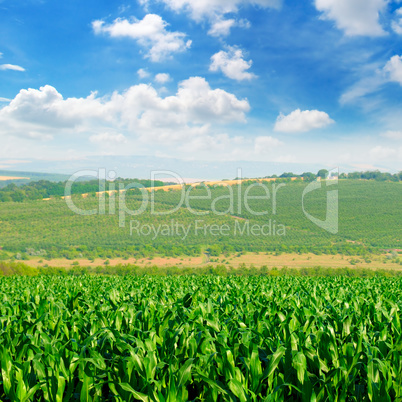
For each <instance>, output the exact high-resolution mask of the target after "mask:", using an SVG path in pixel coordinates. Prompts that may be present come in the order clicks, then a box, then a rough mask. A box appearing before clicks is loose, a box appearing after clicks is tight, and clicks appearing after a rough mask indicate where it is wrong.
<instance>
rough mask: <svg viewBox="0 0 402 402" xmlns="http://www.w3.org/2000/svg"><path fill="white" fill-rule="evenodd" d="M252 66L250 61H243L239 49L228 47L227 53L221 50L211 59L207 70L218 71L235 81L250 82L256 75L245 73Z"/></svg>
mask: <svg viewBox="0 0 402 402" xmlns="http://www.w3.org/2000/svg"><path fill="white" fill-rule="evenodd" d="M252 64H253V61H252V60H249V61H246V60H244V59H243V52H242V51H241V50H240V49H236V48H234V47H229V50H228V51H227V52H225V51H224V50H221V51H220V52H218V53H215V54H214V55H213V56H212V57H211V65H210V66H209V70H210V71H219V70H220V71H222V73H223V74H225V75H226V77H228V78H231V79H233V80H237V81H243V80H251V79H253V78H256V75H254V74H252V73H249V72H248V71H247V70H249V69H250V68H251V66H252Z"/></svg>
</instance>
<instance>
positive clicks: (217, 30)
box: [208, 18, 236, 36]
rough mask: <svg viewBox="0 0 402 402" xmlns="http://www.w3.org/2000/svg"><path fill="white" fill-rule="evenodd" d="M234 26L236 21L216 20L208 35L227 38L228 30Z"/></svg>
mask: <svg viewBox="0 0 402 402" xmlns="http://www.w3.org/2000/svg"><path fill="white" fill-rule="evenodd" d="M235 25H236V20H234V19H232V18H231V19H227V20H226V19H218V20H217V21H215V22H214V23H213V24H212V26H211V28H210V30H209V31H208V34H209V35H211V36H228V35H229V34H230V29H231V28H232V27H233V26H235Z"/></svg>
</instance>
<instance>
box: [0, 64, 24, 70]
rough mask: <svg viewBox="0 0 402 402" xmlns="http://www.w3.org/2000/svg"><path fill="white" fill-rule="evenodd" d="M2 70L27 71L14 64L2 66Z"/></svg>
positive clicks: (0, 65)
mask: <svg viewBox="0 0 402 402" xmlns="http://www.w3.org/2000/svg"><path fill="white" fill-rule="evenodd" d="M0 70H12V71H25V68H24V67H21V66H16V65H14V64H0Z"/></svg>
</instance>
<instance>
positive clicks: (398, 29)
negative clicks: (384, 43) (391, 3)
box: [391, 8, 402, 35]
mask: <svg viewBox="0 0 402 402" xmlns="http://www.w3.org/2000/svg"><path fill="white" fill-rule="evenodd" d="M395 16H396V18H395V19H394V20H393V21H392V22H391V27H392V29H393V30H394V32H395V33H397V34H398V35H402V8H398V9H397V10H396V11H395Z"/></svg>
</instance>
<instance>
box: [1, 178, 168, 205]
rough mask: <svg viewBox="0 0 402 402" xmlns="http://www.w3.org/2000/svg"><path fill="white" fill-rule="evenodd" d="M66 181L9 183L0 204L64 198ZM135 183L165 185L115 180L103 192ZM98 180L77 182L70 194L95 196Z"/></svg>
mask: <svg viewBox="0 0 402 402" xmlns="http://www.w3.org/2000/svg"><path fill="white" fill-rule="evenodd" d="M67 183H68V181H60V182H52V181H48V180H39V181H34V182H32V183H28V184H24V185H22V186H17V184H16V183H14V182H13V183H11V184H8V185H7V186H5V187H4V188H2V189H0V202H23V201H28V200H42V199H44V198H61V197H62V196H64V191H65V188H66V184H67ZM132 183H137V185H140V186H143V187H151V186H155V187H161V186H164V185H165V184H166V183H164V182H162V181H159V180H155V181H151V180H140V179H121V178H119V179H117V180H115V181H114V182H106V183H105V190H109V189H111V188H112V186H113V190H114V189H117V190H118V189H119V185H122V186H123V188H124V187H125V186H127V185H129V184H132ZM99 187H100V186H99V180H77V181H76V182H74V183H73V184H72V187H71V194H87V193H91V194H92V195H95V193H96V192H98V191H100V188H99Z"/></svg>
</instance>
